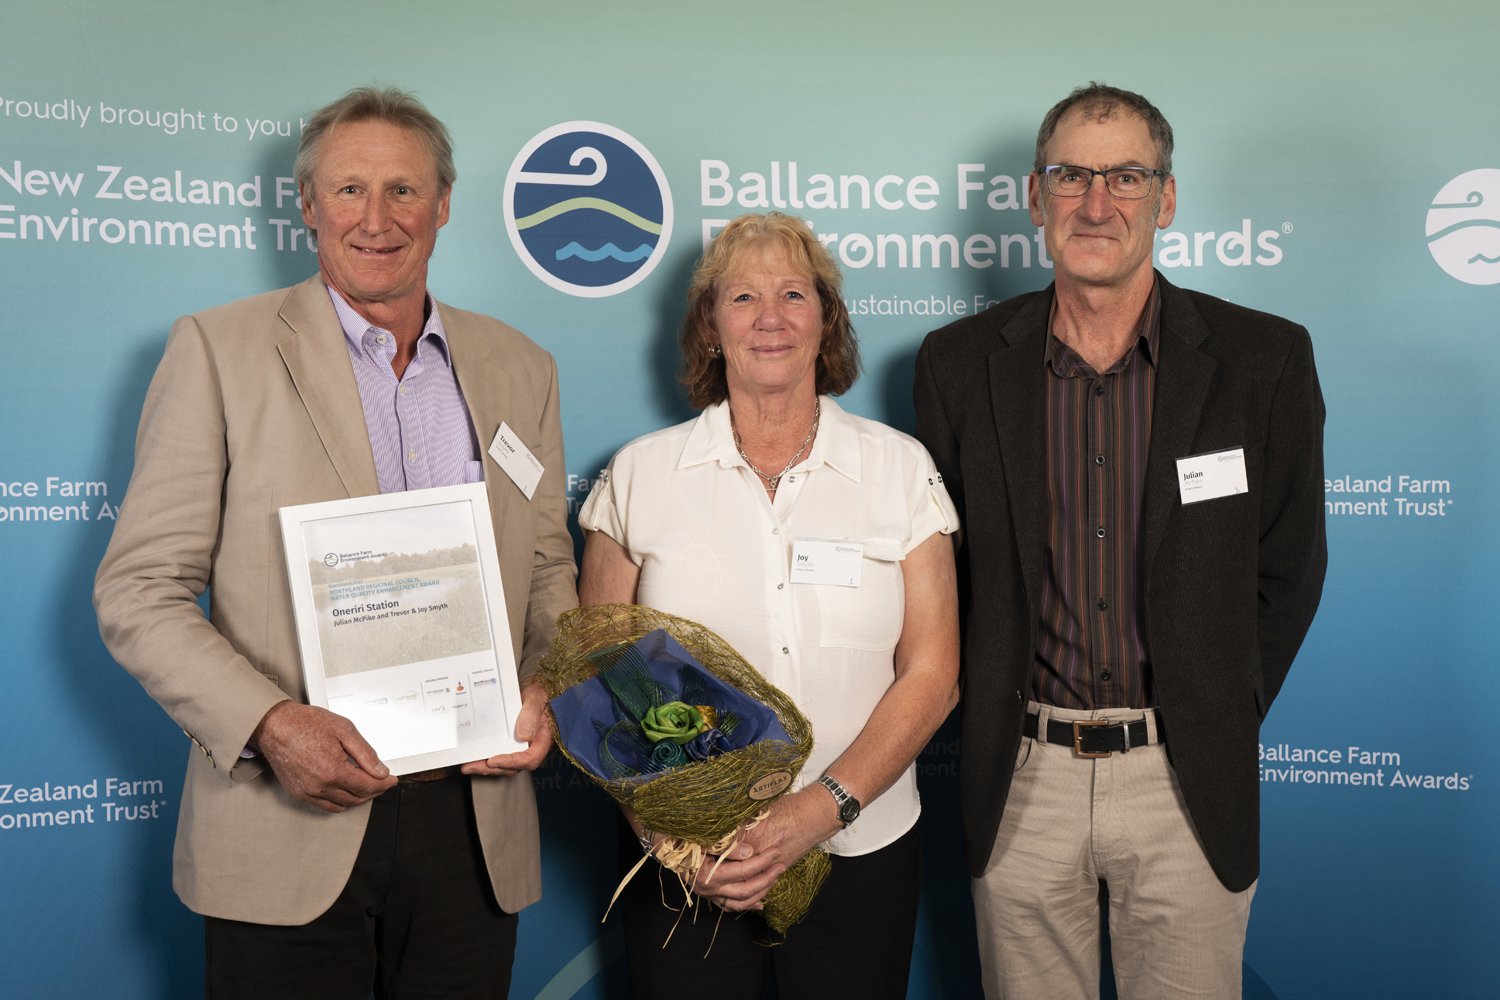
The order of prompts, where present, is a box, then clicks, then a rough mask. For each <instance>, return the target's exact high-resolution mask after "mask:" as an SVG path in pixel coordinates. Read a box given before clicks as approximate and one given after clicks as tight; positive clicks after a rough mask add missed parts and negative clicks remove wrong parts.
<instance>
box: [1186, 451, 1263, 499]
mask: <svg viewBox="0 0 1500 1000" xmlns="http://www.w3.org/2000/svg"><path fill="white" fill-rule="evenodd" d="M1177 488H1178V490H1179V491H1181V493H1182V503H1183V506H1187V505H1188V504H1190V503H1201V502H1202V501H1204V500H1217V499H1218V498H1219V497H1232V496H1234V495H1235V494H1236V493H1248V492H1249V490H1250V484H1249V483H1248V482H1247V481H1246V479H1245V449H1244V448H1226V449H1225V450H1224V451H1211V452H1208V453H1207V454H1203V455H1189V456H1188V457H1187V458H1179V459H1178V460H1177Z"/></svg>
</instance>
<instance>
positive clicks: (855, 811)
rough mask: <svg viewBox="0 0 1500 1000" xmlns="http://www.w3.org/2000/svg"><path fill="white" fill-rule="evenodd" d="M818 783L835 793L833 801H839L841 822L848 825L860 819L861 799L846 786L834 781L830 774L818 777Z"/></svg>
mask: <svg viewBox="0 0 1500 1000" xmlns="http://www.w3.org/2000/svg"><path fill="white" fill-rule="evenodd" d="M818 784H820V785H822V786H823V787H824V788H826V789H828V790H829V791H830V792H831V793H833V801H834V802H836V803H838V807H839V822H840V823H842V824H844V825H845V826H848V825H849V824H850V823H853V822H854V821H855V820H857V819H859V799H856V798H855V797H854V796H852V795H850V794H849V793H848V791H847V790H845V788H844V786H843V785H841V784H839V783H838V782H837V781H834V780H833V779H832V778H830V777H829V776H828V775H826V774H825V775H823V777H821V778H819V779H818Z"/></svg>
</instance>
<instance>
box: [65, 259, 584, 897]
mask: <svg viewBox="0 0 1500 1000" xmlns="http://www.w3.org/2000/svg"><path fill="white" fill-rule="evenodd" d="M438 308H439V309H440V310H441V312H442V317H443V325H444V327H445V328H446V331H447V336H448V343H449V348H450V351H451V355H452V359H453V365H454V369H455V371H456V373H457V375H458V381H459V385H460V386H461V387H462V389H463V393H464V399H465V400H466V402H467V403H468V407H469V414H470V416H471V418H472V420H473V423H474V431H475V433H476V434H477V435H478V438H479V441H480V446H481V449H483V448H485V447H487V446H488V444H489V441H490V439H491V438H492V437H493V436H494V434H495V431H496V429H497V428H498V427H499V426H500V422H501V421H502V420H503V421H505V422H506V423H508V424H510V426H511V427H512V428H514V429H515V431H516V433H517V434H519V435H520V436H521V437H522V438H523V439H524V440H525V442H526V445H527V447H529V448H530V449H531V450H532V451H533V452H534V453H535V454H536V456H537V458H538V459H539V460H540V461H541V463H542V464H543V465H544V466H545V467H546V472H545V474H544V475H543V477H542V481H541V484H540V485H539V486H538V487H537V489H536V493H535V494H534V495H533V496H532V498H531V500H530V501H528V500H527V499H526V497H525V495H524V494H523V493H521V491H520V490H519V489H517V488H516V486H515V484H514V483H512V482H511V480H510V478H509V477H508V476H507V475H506V474H505V473H504V472H502V471H501V470H500V468H499V466H497V465H496V464H495V462H494V460H493V459H491V458H490V457H489V456H488V455H485V457H484V476H485V483H486V484H487V485H488V487H489V494H490V513H491V515H492V517H493V519H494V524H495V537H496V540H497V542H498V545H499V551H500V569H501V573H502V575H503V577H504V579H505V596H506V603H507V610H508V611H509V618H510V627H511V629H512V631H513V632H514V633H516V634H520V635H522V636H524V638H523V641H522V643H521V649H522V659H521V668H520V669H521V675H522V677H525V676H528V675H529V674H530V673H531V672H532V671H533V670H535V669H536V663H537V660H538V659H540V658H541V656H542V655H543V654H544V653H545V652H546V650H547V648H548V647H549V645H550V643H551V639H552V629H553V625H554V623H555V621H556V619H557V615H558V613H559V612H562V611H564V610H567V609H568V608H571V607H573V606H574V605H575V604H576V603H577V596H576V592H575V589H574V583H575V574H576V569H575V567H574V563H573V542H572V539H571V538H570V536H569V534H568V528H567V502H566V496H565V486H564V482H565V474H564V466H563V441H562V422H561V417H560V413H559V404H558V386H557V366H556V363H555V362H554V361H553V359H552V356H551V355H550V354H548V353H547V352H546V351H544V350H542V349H541V348H540V347H538V346H537V345H536V344H535V343H533V342H532V341H530V340H528V339H527V338H526V337H524V336H522V335H521V334H520V333H519V332H517V331H516V330H514V329H512V328H510V327H508V326H506V325H505V324H504V323H501V322H499V321H497V320H494V319H491V318H490V317H488V316H482V315H479V314H478V313H471V312H464V311H463V310H459V309H453V308H450V307H448V306H445V305H441V304H440V305H439V306H438ZM378 492H379V487H378V485H377V482H376V478H375V462H374V458H373V457H372V455H371V452H370V442H369V436H368V434H367V432H366V430H365V420H364V411H363V409H362V407H361V405H360V400H359V392H358V389H357V388H356V385H355V381H354V369H353V366H352V365H351V364H350V361H349V354H348V350H347V349H346V347H345V340H344V332H343V329H342V328H341V327H340V326H339V321H338V317H337V314H335V312H334V310H333V305H332V303H331V302H330V301H329V298H328V291H327V289H326V287H325V286H324V284H323V281H322V279H321V278H320V277H318V276H314V277H312V278H310V279H308V280H307V281H304V282H302V283H301V284H300V285H296V286H294V287H292V288H283V289H280V290H278V291H274V292H267V293H265V294H264V295H257V296H254V297H253V298H248V299H242V300H241V301H239V302H232V303H230V304H229V305H226V306H220V307H218V308H215V309H208V310H205V311H203V312H200V313H196V314H194V315H192V316H185V317H183V318H182V319H179V320H178V321H177V322H176V323H175V324H174V325H173V327H172V334H171V337H170V338H168V340H167V347H166V353H165V355H164V356H163V358H162V361H161V365H160V367H158V368H157V371H156V376H155V378H153V379H152V382H151V388H150V391H149V392H147V394H146V403H145V407H144V410H143V412H142V414H141V425H140V430H139V432H138V433H137V435H136V455H135V472H134V475H133V477H132V479H131V482H130V489H129V491H128V492H127V493H126V495H125V500H124V502H123V504H122V505H121V509H120V518H119V521H118V523H117V524H116V526H115V529H114V536H113V538H111V540H110V544H109V550H108V551H107V552H106V553H105V556H104V561H103V563H102V564H101V565H100V566H99V573H98V577H97V579H96V581H95V589H94V605H95V607H96V608H97V609H98V612H99V629H100V632H101V634H102V635H103V637H104V642H105V644H106V645H107V646H108V647H109V650H110V652H111V653H112V654H114V657H115V659H117V660H118V661H119V662H120V664H121V665H122V666H124V667H125V669H126V670H129V671H130V672H131V673H132V674H133V675H135V677H136V678H137V679H138V680H139V681H140V682H141V684H143V685H144V686H145V688H146V690H147V692H149V693H150V695H151V697H153V698H155V699H156V701H157V702H158V703H159V704H160V705H161V706H162V708H164V709H166V711H167V714H168V715H170V716H171V717H172V719H173V721H174V722H176V723H177V724H178V725H179V726H181V727H182V728H183V730H184V731H185V732H186V733H187V734H188V735H189V737H190V738H191V739H192V741H193V743H194V745H195V748H194V749H191V750H190V752H189V754H188V769H187V779H186V782H185V786H184V789H183V795H182V811H181V816H180V817H179V820H178V824H177V843H176V849H175V852H174V857H173V875H172V882H173V886H174V887H175V888H176V890H177V894H178V896H180V897H181V898H182V901H183V902H184V903H186V904H187V906H188V907H189V908H191V909H192V910H194V911H196V912H198V913H202V914H206V915H209V916H215V917H224V918H227V919H231V920H248V921H254V922H257V923H266V924H303V923H306V922H308V921H309V920H312V919H313V918H314V917H316V916H318V915H319V914H320V913H322V912H323V911H324V910H326V909H327V908H328V907H329V906H330V905H331V904H332V903H333V901H334V899H335V898H336V897H337V896H338V894H339V892H340V891H341V890H342V889H343V887H344V884H345V882H346V881H347V880H348V877H349V873H350V872H351V871H352V870H353V867H354V859H355V855H356V854H357V853H358V851H359V845H360V841H361V839H362V838H363V837H364V830H365V823H366V820H367V819H368V817H369V806H362V807H360V808H357V809H350V810H347V811H346V812H343V813H341V814H338V815H330V814H328V813H325V812H323V811H321V810H319V809H317V808H315V807H313V806H310V805H307V804H305V803H302V802H299V801H297V800H296V799H294V798H292V797H291V796H290V795H288V794H287V793H286V792H285V791H284V790H283V789H282V787H281V784H280V782H278V781H277V780H276V778H275V775H274V774H273V773H272V772H271V770H270V768H269V767H267V766H266V764H265V763H264V761H263V760H262V759H260V758H255V759H251V760H241V759H240V758H239V752H240V750H241V749H242V748H243V747H244V746H245V741H246V740H247V739H248V738H249V736H250V734H251V732H252V731H253V730H254V729H255V727H256V725H257V724H258V723H259V722H260V719H261V717H262V716H263V715H265V713H266V711H267V710H268V709H269V708H270V707H271V706H272V705H274V704H276V703H277V702H279V701H281V700H282V699H284V698H295V699H297V700H298V701H306V695H305V692H304V690H303V681H302V668H301V659H300V657H299V655H298V652H297V640H296V634H295V630H294V626H293V616H292V602H291V594H290V590H289V588H288V584H287V573H286V565H285V561H284V558H283V555H282V545H281V535H280V529H279V525H278V521H277V514H276V512H277V509H278V508H280V507H285V506H288V505H291V504H304V503H313V502H316V501H320V500H335V499H340V498H344V497H353V496H366V495H370V494H374V493H378ZM205 588H208V589H209V590H210V600H211V607H210V613H209V619H208V620H207V621H205V620H204V618H203V616H202V614H201V613H200V611H199V608H198V603H197V601H198V597H199V595H200V594H202V593H203V591H204V589H205ZM470 780H471V781H472V783H473V790H474V811H475V814H476V817H477V820H478V825H479V833H480V839H481V841H482V843H483V845H484V856H485V860H486V862H487V863H488V866H489V872H490V878H491V880H492V882H493V884H494V888H495V895H496V898H497V899H498V900H499V902H500V905H501V906H502V907H504V908H505V909H506V910H507V911H511V912H514V911H516V910H519V909H521V908H522V907H525V906H528V905H530V904H531V903H534V902H536V901H537V900H538V899H539V898H540V897H541V862H540V856H539V844H538V838H537V820H536V800H535V797H534V795H533V793H532V786H531V776H530V775H529V774H521V775H517V776H515V777H512V778H471V779H470Z"/></svg>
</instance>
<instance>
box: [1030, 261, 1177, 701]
mask: <svg viewBox="0 0 1500 1000" xmlns="http://www.w3.org/2000/svg"><path fill="white" fill-rule="evenodd" d="M1160 312H1161V293H1160V290H1159V289H1157V288H1153V289H1152V292H1151V299H1150V301H1149V302H1148V303H1147V304H1146V308H1145V310H1144V311H1143V312H1142V314H1141V320H1140V327H1139V335H1138V337H1137V339H1136V343H1135V345H1134V346H1132V347H1131V349H1130V350H1128V351H1126V352H1125V356H1124V357H1122V358H1121V359H1120V360H1119V361H1117V362H1116V363H1115V364H1114V365H1113V366H1112V367H1111V368H1110V369H1109V370H1108V371H1106V372H1104V373H1103V374H1100V373H1098V372H1095V371H1094V369H1093V368H1092V367H1090V366H1089V365H1088V363H1087V362H1085V361H1084V360H1083V359H1082V358H1080V357H1079V356H1078V355H1077V354H1076V353H1074V351H1073V350H1072V349H1071V348H1069V347H1068V346H1067V345H1066V344H1064V343H1063V342H1062V341H1060V340H1058V339H1057V338H1056V337H1055V336H1054V335H1053V334H1052V333H1051V330H1050V326H1049V330H1048V334H1047V355H1046V371H1045V373H1044V374H1043V375H1042V377H1044V378H1046V380H1047V442H1046V448H1047V500H1048V525H1047V552H1046V560H1045V565H1044V572H1045V576H1044V577H1043V584H1042V604H1041V630H1040V632H1039V635H1038V639H1037V651H1036V658H1037V669H1036V671H1035V675H1034V680H1033V682H1032V697H1033V698H1035V699H1036V700H1037V701H1038V702H1040V703H1042V704H1046V705H1057V706H1059V707H1061V708H1080V709H1098V708H1148V707H1151V706H1153V705H1155V704H1156V690H1155V685H1154V684H1153V683H1152V678H1151V664H1150V659H1149V655H1148V649H1147V644H1146V622H1145V606H1144V604H1145V600H1144V595H1143V593H1142V591H1141V582H1142V567H1141V549H1140V529H1141V498H1142V496H1143V495H1144V492H1145V485H1146V455H1147V452H1148V451H1149V449H1150V445H1151V408H1152V402H1153V399H1154V396H1155V393H1156V361H1157V350H1158V345H1157V340H1158V326H1159V320H1160Z"/></svg>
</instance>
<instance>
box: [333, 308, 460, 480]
mask: <svg viewBox="0 0 1500 1000" xmlns="http://www.w3.org/2000/svg"><path fill="white" fill-rule="evenodd" d="M328 296H329V298H331V299H333V308H334V311H335V312H337V313H338V315H339V325H341V326H342V327H343V328H344V341H345V343H346V345H347V346H348V348H349V360H350V361H351V362H352V363H353V365H354V381H355V383H356V384H357V385H358V386H359V401H360V403H361V405H363V407H364V411H365V429H366V430H367V431H368V432H369V435H370V451H371V452H372V453H373V454H374V456H375V475H376V478H377V479H378V480H379V482H380V492H382V493H400V492H402V491H404V490H420V489H426V488H428V487H431V486H458V485H461V484H463V483H477V482H479V481H480V480H482V479H483V478H484V468H483V466H482V465H481V464H480V459H479V442H478V439H477V438H475V436H474V428H473V426H472V424H471V422H470V420H469V408H468V406H467V405H466V404H465V403H464V394H463V391H462V390H461V389H459V386H458V376H457V375H456V374H455V373H454V371H453V361H452V358H451V357H450V356H449V353H448V335H447V333H446V332H445V331H444V330H443V319H442V316H441V315H440V314H439V313H438V308H437V302H436V300H434V299H433V298H432V296H431V294H429V295H428V296H427V323H426V325H425V326H424V327H423V328H422V336H421V338H420V339H418V341H417V353H416V356H415V357H413V358H412V360H411V363H410V364H409V365H407V366H406V371H405V372H403V373H402V375H401V378H399V379H398V378H396V372H395V371H394V370H393V369H392V368H391V359H392V358H394V357H395V356H396V337H395V335H394V334H392V333H391V332H390V331H389V330H382V329H381V328H380V327H378V326H375V325H374V324H373V323H371V322H370V321H369V320H367V319H365V318H364V317H363V316H361V315H360V314H359V313H357V312H355V311H354V309H353V308H352V307H350V305H349V303H347V302H345V301H344V299H343V296H341V295H339V293H338V292H336V291H334V290H333V289H332V288H331V287H330V288H329V289H328Z"/></svg>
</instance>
